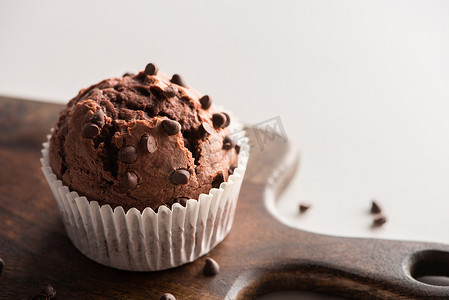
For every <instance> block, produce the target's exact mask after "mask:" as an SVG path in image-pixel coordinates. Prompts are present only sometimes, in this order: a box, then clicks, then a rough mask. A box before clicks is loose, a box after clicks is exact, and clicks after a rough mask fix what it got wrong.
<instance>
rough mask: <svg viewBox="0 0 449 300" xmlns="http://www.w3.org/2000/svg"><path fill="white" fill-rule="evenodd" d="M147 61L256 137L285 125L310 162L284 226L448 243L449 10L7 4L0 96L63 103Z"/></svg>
mask: <svg viewBox="0 0 449 300" xmlns="http://www.w3.org/2000/svg"><path fill="white" fill-rule="evenodd" d="M148 62H155V63H157V64H158V65H159V66H160V68H161V69H163V70H165V71H166V72H169V73H180V74H182V75H183V76H184V78H185V79H186V81H187V82H188V83H189V84H190V85H191V86H193V87H195V88H196V89H197V90H199V91H200V92H203V93H207V94H209V95H211V96H212V97H213V98H214V101H215V103H219V104H222V105H224V106H225V107H226V108H228V109H229V110H232V111H233V112H234V113H235V114H236V115H238V116H239V117H240V119H242V120H244V121H245V122H247V123H248V124H255V123H259V122H262V121H264V120H266V119H269V118H272V117H275V116H280V117H281V120H282V122H283V125H284V127H285V129H286V132H287V134H288V137H289V139H290V140H291V141H294V142H296V143H297V144H298V145H299V147H300V148H301V151H302V152H301V153H302V164H301V167H300V170H299V173H298V175H297V177H296V179H295V181H294V182H293V184H292V185H291V187H290V189H289V190H288V192H287V193H286V194H285V195H284V197H283V198H282V199H281V201H280V204H279V207H278V208H279V211H278V212H276V213H277V214H278V215H279V216H280V218H281V219H282V220H283V221H284V222H287V223H288V224H290V225H292V226H296V227H298V228H303V229H307V230H312V231H316V232H322V233H328V234H336V235H351V236H370V237H372V236H375V237H382V238H395V239H414V240H429V241H440V242H446V243H448V242H449V221H448V220H449V218H448V212H449V114H448V113H449V2H448V1H363V2H362V1H261V0H258V1H237V0H233V1H220V2H218V1H194V2H192V1H114V2H112V1H71V2H70V3H69V2H67V1H66V2H64V1H1V2H0V94H3V95H14V96H24V97H30V98H34V99H40V100H46V101H57V102H61V103H64V102H66V101H68V100H69V99H70V98H71V97H73V96H74V95H75V94H76V93H77V91H78V90H79V89H80V88H83V87H87V86H89V85H90V84H92V83H95V82H98V81H100V80H102V79H103V78H107V77H111V76H120V75H121V74H122V73H124V72H126V71H131V72H136V71H138V70H141V69H143V68H144V67H145V65H146V63H148ZM371 198H377V199H378V200H379V202H380V203H382V204H383V206H384V208H385V212H386V214H387V216H388V218H389V221H388V223H387V224H386V226H384V227H383V228H381V229H378V230H372V229H370V223H371V216H370V215H369V214H368V212H367V210H368V209H369V205H370V200H371ZM301 200H306V201H308V202H311V203H312V205H313V207H312V208H311V210H310V211H309V212H307V213H306V214H304V215H301V216H300V215H298V214H297V203H298V202H299V201H301Z"/></svg>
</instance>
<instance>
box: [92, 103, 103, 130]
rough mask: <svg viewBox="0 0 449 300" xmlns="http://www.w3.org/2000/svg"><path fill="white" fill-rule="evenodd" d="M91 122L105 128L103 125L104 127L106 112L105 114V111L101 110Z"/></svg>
mask: <svg viewBox="0 0 449 300" xmlns="http://www.w3.org/2000/svg"><path fill="white" fill-rule="evenodd" d="M90 121H91V122H92V123H94V124H96V125H98V126H99V127H103V125H104V112H103V110H102V109H101V108H100V109H98V110H97V111H96V112H94V114H93V115H92V117H90Z"/></svg>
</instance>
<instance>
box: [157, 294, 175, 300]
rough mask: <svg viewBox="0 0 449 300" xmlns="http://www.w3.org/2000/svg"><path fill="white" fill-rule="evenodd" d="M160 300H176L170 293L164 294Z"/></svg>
mask: <svg viewBox="0 0 449 300" xmlns="http://www.w3.org/2000/svg"><path fill="white" fill-rule="evenodd" d="M160 300H176V298H175V296H173V295H172V294H170V293H165V294H163V295H162V296H161V298H160Z"/></svg>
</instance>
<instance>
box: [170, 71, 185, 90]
mask: <svg viewBox="0 0 449 300" xmlns="http://www.w3.org/2000/svg"><path fill="white" fill-rule="evenodd" d="M170 81H171V82H172V83H174V84H177V85H180V86H183V87H186V86H187V84H186V83H185V81H184V79H183V78H182V77H181V75H179V74H175V75H173V77H172V78H171V80H170Z"/></svg>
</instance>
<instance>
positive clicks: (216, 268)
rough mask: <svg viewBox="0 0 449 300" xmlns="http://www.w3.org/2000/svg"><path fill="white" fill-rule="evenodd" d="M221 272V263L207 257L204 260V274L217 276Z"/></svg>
mask: <svg viewBox="0 0 449 300" xmlns="http://www.w3.org/2000/svg"><path fill="white" fill-rule="evenodd" d="M219 272H220V265H219V264H218V263H217V262H216V261H215V260H214V259H212V258H210V257H208V258H206V261H205V262H204V275H206V276H215V275H217V274H218V273H219Z"/></svg>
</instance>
